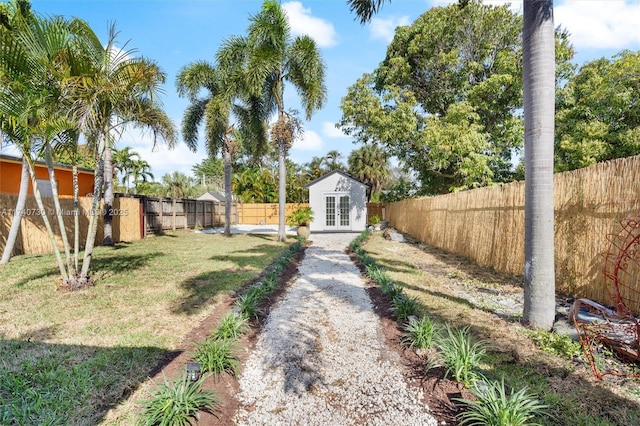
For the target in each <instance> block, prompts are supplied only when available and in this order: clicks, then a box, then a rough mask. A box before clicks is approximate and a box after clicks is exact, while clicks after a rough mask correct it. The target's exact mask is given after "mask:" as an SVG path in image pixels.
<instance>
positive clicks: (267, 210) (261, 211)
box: [238, 203, 309, 225]
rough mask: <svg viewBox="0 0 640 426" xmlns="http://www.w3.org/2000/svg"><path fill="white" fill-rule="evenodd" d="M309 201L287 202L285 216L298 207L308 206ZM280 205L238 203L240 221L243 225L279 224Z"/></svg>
mask: <svg viewBox="0 0 640 426" xmlns="http://www.w3.org/2000/svg"><path fill="white" fill-rule="evenodd" d="M308 206H309V204H308V203H287V205H286V207H285V213H284V214H285V217H286V216H288V215H289V214H290V213H291V212H293V211H294V210H295V209H297V208H298V207H308ZM279 212H280V207H279V205H278V204H277V203H273V204H245V203H243V204H238V223H241V224H243V225H277V224H278V214H279Z"/></svg>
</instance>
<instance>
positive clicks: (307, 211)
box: [287, 207, 313, 226]
mask: <svg viewBox="0 0 640 426" xmlns="http://www.w3.org/2000/svg"><path fill="white" fill-rule="evenodd" d="M312 220H313V210H311V207H298V208H297V209H295V210H294V211H292V212H291V213H290V214H289V215H288V216H287V224H288V225H289V226H306V225H308V224H309V223H311V221H312Z"/></svg>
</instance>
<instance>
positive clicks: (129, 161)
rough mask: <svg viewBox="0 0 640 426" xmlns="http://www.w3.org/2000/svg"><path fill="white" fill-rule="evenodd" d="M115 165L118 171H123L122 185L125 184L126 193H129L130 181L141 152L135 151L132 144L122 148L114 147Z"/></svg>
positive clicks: (113, 157) (113, 160)
mask: <svg viewBox="0 0 640 426" xmlns="http://www.w3.org/2000/svg"><path fill="white" fill-rule="evenodd" d="M111 159H112V162H113V167H114V169H115V170H116V171H117V173H121V174H122V177H121V178H120V180H121V182H122V186H124V192H125V194H128V193H129V181H130V179H131V174H132V172H133V168H134V167H135V163H136V161H140V160H141V158H140V154H138V153H137V152H135V151H133V149H132V148H131V147H130V146H125V147H124V148H122V149H114V150H113V155H112V158H111Z"/></svg>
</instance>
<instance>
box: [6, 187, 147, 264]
mask: <svg viewBox="0 0 640 426" xmlns="http://www.w3.org/2000/svg"><path fill="white" fill-rule="evenodd" d="M17 198H18V196H17V195H13V194H4V193H0V251H2V250H4V246H5V244H6V239H7V235H8V233H9V228H10V227H11V220H12V219H13V212H14V209H15V205H16V201H17ZM43 202H44V210H45V212H46V213H47V215H48V217H49V221H50V223H51V227H52V229H53V232H54V234H55V235H56V240H57V242H58V246H60V247H62V239H61V237H60V235H61V233H60V227H59V226H58V220H57V219H56V217H55V216H54V213H55V209H54V205H53V199H52V198H50V197H43ZM91 202H92V199H91V198H87V197H81V198H80V199H79V213H80V214H79V219H80V245H81V246H84V244H85V240H86V236H87V227H88V226H89V218H90V214H91ZM139 204H140V203H139V201H138V200H137V199H134V198H116V199H115V201H114V205H113V239H114V241H134V240H138V239H140V214H139V212H140V207H139ZM60 207H61V210H62V213H63V217H64V224H65V228H66V233H67V237H68V239H69V241H70V243H72V242H73V235H74V213H73V200H72V199H69V198H64V199H60ZM102 229H103V226H102V220H100V222H99V225H98V233H97V237H96V238H97V241H102V239H103V232H102ZM49 252H51V242H50V240H49V237H48V235H47V232H46V229H45V227H44V222H43V220H42V212H41V211H40V209H39V208H38V206H37V204H36V201H35V198H33V197H29V198H27V203H26V206H25V209H24V212H23V218H22V223H21V226H20V232H19V233H18V238H17V239H16V244H15V247H14V254H24V253H29V254H32V253H49Z"/></svg>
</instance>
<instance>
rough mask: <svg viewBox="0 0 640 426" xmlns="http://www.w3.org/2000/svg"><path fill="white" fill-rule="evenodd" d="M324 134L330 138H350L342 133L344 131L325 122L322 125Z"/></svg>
mask: <svg viewBox="0 0 640 426" xmlns="http://www.w3.org/2000/svg"><path fill="white" fill-rule="evenodd" d="M322 134H323V135H324V136H326V137H328V138H348V137H349V136H347V135H345V134H344V133H342V130H340V129H338V128H337V127H336V126H335V124H334V123H331V122H330V121H325V122H324V123H322Z"/></svg>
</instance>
